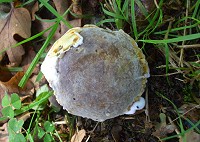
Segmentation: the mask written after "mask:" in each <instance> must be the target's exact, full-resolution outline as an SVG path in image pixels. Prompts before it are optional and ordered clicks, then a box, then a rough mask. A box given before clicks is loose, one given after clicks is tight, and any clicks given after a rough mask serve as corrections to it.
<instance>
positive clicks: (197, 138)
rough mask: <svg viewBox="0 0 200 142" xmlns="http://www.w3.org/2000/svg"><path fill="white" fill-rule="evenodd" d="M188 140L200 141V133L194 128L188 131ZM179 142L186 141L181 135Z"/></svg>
mask: <svg viewBox="0 0 200 142" xmlns="http://www.w3.org/2000/svg"><path fill="white" fill-rule="evenodd" d="M185 137H186V142H199V141H200V135H199V134H198V133H196V132H194V131H193V130H191V131H189V132H188V133H186V136H185ZM179 142H184V139H183V138H182V137H181V139H180V140H179Z"/></svg>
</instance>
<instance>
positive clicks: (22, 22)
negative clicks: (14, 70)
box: [0, 5, 31, 66]
mask: <svg viewBox="0 0 200 142" xmlns="http://www.w3.org/2000/svg"><path fill="white" fill-rule="evenodd" d="M3 10H4V9H3ZM3 12H5V11H3ZM15 35H18V36H20V37H22V38H28V37H30V35H31V17H30V14H29V12H28V10H27V9H25V8H14V7H13V5H11V7H10V11H9V12H8V13H7V15H5V16H1V18H0V41H1V46H0V51H2V50H5V48H9V47H11V46H13V45H15V44H16V43H17V41H16V40H15V39H14V36H15ZM6 53H7V55H8V58H9V60H10V62H11V64H13V65H14V66H17V65H19V64H20V63H21V60H22V55H24V49H23V47H22V46H21V45H20V46H18V47H16V48H12V49H9V50H7V51H6Z"/></svg>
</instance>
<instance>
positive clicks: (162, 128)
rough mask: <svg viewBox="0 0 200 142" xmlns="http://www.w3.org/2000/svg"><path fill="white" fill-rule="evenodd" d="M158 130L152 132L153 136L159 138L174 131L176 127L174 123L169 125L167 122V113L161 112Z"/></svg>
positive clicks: (156, 127)
mask: <svg viewBox="0 0 200 142" xmlns="http://www.w3.org/2000/svg"><path fill="white" fill-rule="evenodd" d="M155 129H156V131H155V132H153V133H152V135H153V136H155V137H157V138H158V139H161V138H164V137H166V136H167V134H170V133H172V132H174V130H175V129H176V127H175V126H174V125H167V123H166V115H165V114H164V113H160V123H158V124H157V125H156V126H155Z"/></svg>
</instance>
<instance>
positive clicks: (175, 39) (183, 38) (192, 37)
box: [139, 33, 200, 44]
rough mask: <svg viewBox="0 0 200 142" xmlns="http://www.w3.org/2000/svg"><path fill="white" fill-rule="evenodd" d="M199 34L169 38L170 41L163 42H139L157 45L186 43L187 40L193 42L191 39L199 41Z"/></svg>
mask: <svg viewBox="0 0 200 142" xmlns="http://www.w3.org/2000/svg"><path fill="white" fill-rule="evenodd" d="M199 38H200V33H197V34H191V35H186V36H180V37H177V38H171V39H163V40H139V41H142V42H146V43H153V44H159V43H164V44H167V43H173V42H180V41H187V40H193V39H199Z"/></svg>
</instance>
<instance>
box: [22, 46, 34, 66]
mask: <svg viewBox="0 0 200 142" xmlns="http://www.w3.org/2000/svg"><path fill="white" fill-rule="evenodd" d="M35 55H36V53H35V51H34V49H33V47H29V48H28V49H27V51H26V54H25V55H24V56H23V59H22V62H21V66H26V65H30V64H31V62H32V61H33V59H34V58H35Z"/></svg>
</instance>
